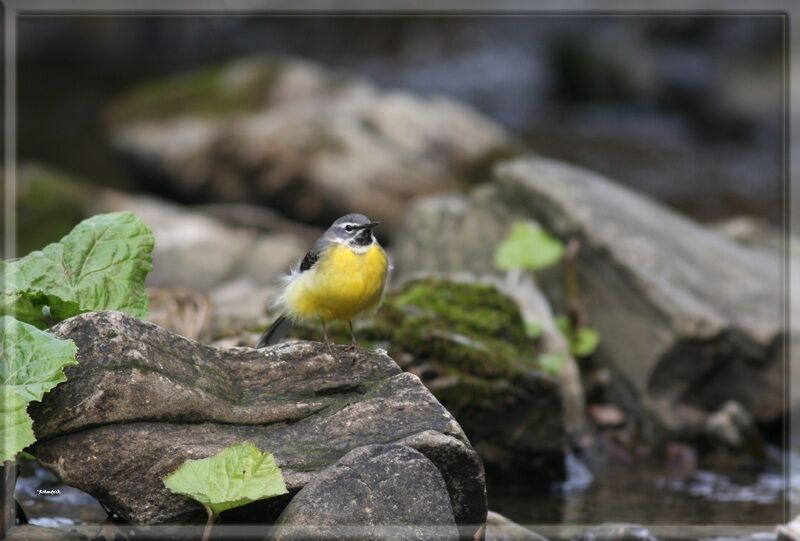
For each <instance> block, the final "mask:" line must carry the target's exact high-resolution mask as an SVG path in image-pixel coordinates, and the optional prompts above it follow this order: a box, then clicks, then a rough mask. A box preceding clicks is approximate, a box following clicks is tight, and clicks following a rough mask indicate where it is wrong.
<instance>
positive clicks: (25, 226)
mask: <svg viewBox="0 0 800 541" xmlns="http://www.w3.org/2000/svg"><path fill="white" fill-rule="evenodd" d="M19 180H20V182H19V186H18V189H17V255H19V256H23V255H26V254H28V253H29V252H31V251H33V250H40V249H42V248H43V247H44V246H46V245H47V244H50V243H51V242H56V241H58V240H59V239H61V237H63V236H64V235H66V234H67V233H69V232H70V231H71V230H72V228H73V227H75V226H76V225H77V224H78V223H79V222H80V221H81V220H83V219H84V218H87V217H88V216H89V206H90V204H91V200H92V196H93V191H92V189H91V187H89V186H88V185H86V184H83V183H81V182H79V181H77V180H76V179H74V178H73V177H71V176H69V175H66V174H64V173H61V172H58V171H55V170H52V169H47V168H44V167H38V166H37V167H33V166H28V167H25V168H22V169H20V175H19Z"/></svg>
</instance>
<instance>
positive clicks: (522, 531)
mask: <svg viewBox="0 0 800 541" xmlns="http://www.w3.org/2000/svg"><path fill="white" fill-rule="evenodd" d="M486 541H547V539H545V538H544V537H542V536H541V535H539V534H537V533H535V532H532V531H531V530H529V529H527V528H524V527H523V526H520V525H519V524H517V523H516V522H513V521H511V520H509V519H507V518H506V517H504V516H503V515H501V514H500V513H495V512H494V511H489V514H488V515H486Z"/></svg>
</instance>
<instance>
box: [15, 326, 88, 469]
mask: <svg viewBox="0 0 800 541" xmlns="http://www.w3.org/2000/svg"><path fill="white" fill-rule="evenodd" d="M76 352H77V348H76V347H75V344H74V343H73V342H72V341H71V340H62V339H60V338H56V337H55V336H53V335H51V334H48V333H46V332H42V331H40V330H38V329H36V328H35V327H33V326H31V325H28V324H26V323H22V322H21V321H17V320H16V319H14V318H12V317H10V316H0V438H2V444H1V447H2V448H1V449H0V450H1V451H2V457H0V459H2V460H11V459H12V458H14V455H15V454H16V453H17V452H19V451H20V450H22V449H23V448H24V447H26V446H28V445H30V444H31V443H33V442H34V441H35V438H34V436H33V421H32V420H31V418H30V417H29V416H28V413H27V411H26V409H27V407H28V404H29V403H30V402H31V401H34V400H37V401H38V400H41V399H42V396H44V393H46V392H47V391H49V390H50V389H52V388H53V387H55V386H56V385H58V384H59V383H61V382H62V381H64V380H66V379H67V378H66V376H65V375H64V367H65V366H69V365H74V364H77V363H78V362H77V361H76V360H75V353H76Z"/></svg>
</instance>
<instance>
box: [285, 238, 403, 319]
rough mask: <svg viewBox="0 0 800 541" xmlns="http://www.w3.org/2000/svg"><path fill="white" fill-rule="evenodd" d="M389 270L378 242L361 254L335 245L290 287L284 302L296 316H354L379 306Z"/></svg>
mask: <svg viewBox="0 0 800 541" xmlns="http://www.w3.org/2000/svg"><path fill="white" fill-rule="evenodd" d="M387 269H388V261H387V259H386V254H385V253H384V251H383V249H382V248H381V247H380V246H379V245H377V244H373V245H372V246H370V247H369V249H368V250H366V251H365V252H364V253H362V254H359V253H356V252H354V251H353V250H352V249H350V248H349V247H347V246H343V245H334V246H332V247H330V248H328V249H327V250H325V252H324V253H323V254H322V257H321V258H320V260H319V261H317V263H316V265H314V267H313V268H312V269H310V270H308V271H306V272H304V273H302V274H301V275H300V276H298V277H297V278H296V279H295V280H294V281H293V282H292V283H291V284H289V285H288V286H287V288H286V292H285V294H284V299H283V304H284V305H285V307H286V309H287V311H288V312H289V315H290V316H292V317H293V318H300V319H317V318H322V319H324V320H326V321H331V320H335V319H338V320H350V319H353V318H354V317H355V316H357V315H358V314H360V313H362V312H365V311H367V310H370V309H372V308H375V307H377V305H378V303H379V302H380V300H381V296H382V295H383V288H384V285H385V284H386V271H387Z"/></svg>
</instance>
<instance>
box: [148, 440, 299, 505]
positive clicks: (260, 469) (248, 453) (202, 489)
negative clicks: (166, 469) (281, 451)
mask: <svg viewBox="0 0 800 541" xmlns="http://www.w3.org/2000/svg"><path fill="white" fill-rule="evenodd" d="M163 481H164V486H166V487H167V488H168V489H169V490H171V491H172V492H174V493H176V494H182V495H184V496H188V497H190V498H192V499H193V500H196V501H198V502H200V503H201V504H203V505H204V506H206V507H208V508H209V509H211V512H212V513H213V515H214V516H216V515H219V514H220V513H221V512H223V511H226V510H228V509H233V508H234V507H239V506H240V505H245V504H248V503H250V502H254V501H256V500H263V499H265V498H271V497H273V496H280V495H281V494H286V492H287V490H286V484H285V483H284V481H283V474H282V473H281V470H280V468H279V467H278V464H277V463H276V462H275V458H274V457H273V456H272V455H271V454H270V453H267V452H264V453H262V452H261V451H259V449H258V447H256V446H255V445H253V444H252V443H239V444H235V445H231V446H230V447H226V448H225V449H223V450H222V451H220V452H219V453H217V454H216V455H214V456H212V457H209V458H204V459H201V460H187V461H186V462H184V463H183V464H182V465H181V466H180V467H179V468H178V469H177V470H175V471H174V472H172V473H171V474H169V475H168V476H166V477H165V478H164V479H163Z"/></svg>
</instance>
